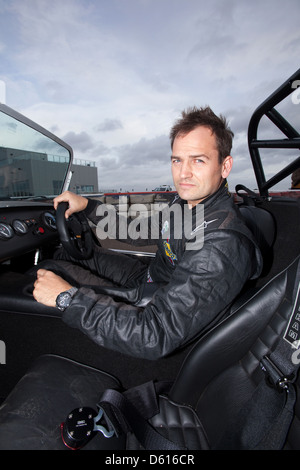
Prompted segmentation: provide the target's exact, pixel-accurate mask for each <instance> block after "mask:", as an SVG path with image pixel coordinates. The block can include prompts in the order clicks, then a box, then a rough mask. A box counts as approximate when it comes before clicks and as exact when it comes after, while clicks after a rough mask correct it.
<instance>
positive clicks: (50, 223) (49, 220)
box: [43, 212, 56, 230]
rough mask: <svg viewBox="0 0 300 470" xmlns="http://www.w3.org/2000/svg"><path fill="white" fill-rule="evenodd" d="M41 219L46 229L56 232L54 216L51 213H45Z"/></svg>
mask: <svg viewBox="0 0 300 470" xmlns="http://www.w3.org/2000/svg"><path fill="white" fill-rule="evenodd" d="M43 219H44V222H45V224H46V225H47V227H48V228H51V229H52V230H56V218H55V215H54V214H52V212H45V213H44V215H43Z"/></svg>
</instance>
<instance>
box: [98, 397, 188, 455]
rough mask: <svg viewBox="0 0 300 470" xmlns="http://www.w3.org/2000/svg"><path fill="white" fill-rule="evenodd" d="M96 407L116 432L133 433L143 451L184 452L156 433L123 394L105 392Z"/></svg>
mask: <svg viewBox="0 0 300 470" xmlns="http://www.w3.org/2000/svg"><path fill="white" fill-rule="evenodd" d="M98 406H99V407H101V408H102V409H103V410H104V411H105V413H106V415H107V416H108V417H109V420H110V421H111V423H112V425H113V427H114V428H115V429H116V430H117V432H119V433H120V429H122V430H123V432H125V433H127V432H128V431H131V432H133V433H134V435H135V436H136V438H137V439H138V441H139V442H140V444H141V445H142V446H143V448H144V449H145V450H186V449H185V448H184V447H181V446H179V445H178V444H176V443H174V442H172V441H170V440H169V439H167V438H165V437H164V436H162V435H161V434H160V433H158V432H157V431H156V430H155V429H154V428H153V427H152V426H151V425H150V423H149V422H148V420H147V419H146V418H145V417H144V416H143V414H141V412H140V411H139V410H138V409H137V408H136V407H135V406H134V404H133V403H132V402H131V400H129V399H128V398H127V397H126V396H125V395H124V394H123V393H120V392H118V391H117V390H113V389H108V390H106V391H105V392H104V393H103V395H102V397H101V399H100V402H99V403H98ZM148 411H149V410H147V412H148Z"/></svg>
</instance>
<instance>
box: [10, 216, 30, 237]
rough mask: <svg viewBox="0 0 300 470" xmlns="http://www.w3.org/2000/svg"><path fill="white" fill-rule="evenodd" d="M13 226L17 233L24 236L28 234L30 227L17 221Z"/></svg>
mask: <svg viewBox="0 0 300 470" xmlns="http://www.w3.org/2000/svg"><path fill="white" fill-rule="evenodd" d="M12 226H13V228H14V230H15V232H17V233H19V234H21V235H23V234H25V233H27V232H28V225H27V224H26V223H25V222H23V220H19V219H16V220H14V221H13V223H12Z"/></svg>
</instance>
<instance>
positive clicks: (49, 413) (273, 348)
mask: <svg viewBox="0 0 300 470" xmlns="http://www.w3.org/2000/svg"><path fill="white" fill-rule="evenodd" d="M299 84H300V69H299V70H298V71H297V72H296V73H295V74H294V75H293V76H291V77H290V78H289V79H288V80H286V82H284V83H283V84H282V85H281V86H279V88H278V89H276V90H275V92H274V93H272V94H271V95H270V96H269V97H268V98H267V99H266V100H265V101H264V102H263V103H262V104H261V105H260V106H258V107H257V109H256V110H255V111H254V113H253V115H252V117H251V120H250V122H249V128H248V145H249V153H250V158H251V161H252V166H253V170H254V174H255V177H256V182H257V189H256V190H253V189H248V188H247V187H246V186H245V185H243V184H242V182H241V184H239V185H237V187H236V191H235V194H234V197H235V201H236V204H237V205H238V206H239V209H240V211H241V213H242V215H243V217H244V218H245V221H246V223H247V225H248V226H249V228H250V229H251V230H252V232H253V234H254V236H255V237H256V239H257V242H258V243H259V245H260V247H261V251H262V254H263V259H264V269H263V272H262V274H261V276H260V277H259V279H257V280H256V281H255V282H253V281H251V282H249V283H248V284H247V285H246V286H245V289H244V290H243V292H241V293H240V295H239V296H238V298H237V299H235V301H234V302H233V304H232V305H231V307H230V312H228V316H227V318H226V319H225V320H223V321H222V322H221V323H220V324H218V325H217V326H216V327H214V328H213V330H211V331H209V332H207V333H206V334H205V335H203V336H201V337H199V338H197V339H195V340H194V341H193V343H192V344H190V345H189V346H188V347H185V348H184V349H182V350H179V351H177V352H176V353H174V354H172V355H170V356H168V357H164V358H162V359H159V360H157V361H148V360H144V359H138V358H132V357H129V356H127V355H125V354H121V353H117V352H112V351H108V350H106V349H105V348H101V347H99V346H97V345H96V344H94V343H93V342H92V341H91V340H90V339H88V338H87V337H86V336H84V335H83V334H82V333H81V332H80V331H78V330H75V329H72V328H70V327H69V326H67V325H66V324H64V323H63V322H62V320H61V315H60V311H59V310H58V309H55V308H48V307H45V306H43V305H41V304H39V303H37V302H36V301H35V300H34V298H33V296H32V290H33V280H34V278H33V276H32V275H31V270H32V268H33V267H34V266H38V264H39V263H40V262H41V261H43V260H45V259H51V258H52V257H53V253H54V252H55V250H57V248H58V247H59V246H61V244H62V245H63V246H64V247H65V249H66V250H68V251H69V252H70V253H71V254H72V255H73V256H75V257H78V258H84V257H86V256H89V254H90V251H91V250H92V248H93V244H97V243H99V240H98V239H97V237H96V236H95V227H92V226H91V225H90V224H89V223H88V222H87V221H86V219H85V218H84V217H81V216H80V215H79V216H73V217H72V218H71V219H70V220H69V221H68V222H67V221H66V220H65V217H64V211H65V209H66V207H65V206H64V205H63V204H60V206H59V208H58V210H57V212H56V211H55V210H54V208H53V202H52V201H53V198H54V197H55V195H57V194H60V193H61V192H62V191H63V190H65V189H67V188H68V184H69V181H70V174H71V169H72V159H73V153H72V149H71V147H70V146H69V145H67V144H66V143H64V142H62V141H61V140H60V139H58V138H57V137H56V136H54V135H53V134H51V133H50V132H48V131H46V130H45V129H43V128H41V127H40V126H39V125H37V124H35V123H33V122H32V121H30V120H29V119H27V118H25V117H24V116H22V115H20V114H19V113H17V112H15V111H13V110H12V109H10V108H9V107H7V106H5V105H0V448H1V449H65V450H67V449H69V448H76V449H77V448H83V449H105V450H109V449H110V450H127V451H129V450H142V449H148V450H149V449H150V450H161V451H162V450H165V451H167V452H169V454H162V455H164V457H163V460H162V461H160V462H159V463H172V462H169V461H168V459H170V458H174V455H179V451H180V452H182V453H181V454H180V455H181V459H182V458H184V457H183V456H186V458H187V457H188V455H187V453H188V452H192V451H194V450H199V449H300V424H299V423H300V422H299V420H300V401H299V385H300V378H299V373H298V367H299V363H300V352H299V344H300V343H299V341H300V297H299V296H300V294H299V289H300V274H299V251H300V250H299V248H300V243H299V241H300V190H299V189H298V190H297V189H292V188H297V181H296V175H297V172H298V173H299V168H300V157H299V149H300V134H299V132H298V130H297V126H298V128H299V111H300V104H299V101H300V100H299V98H298V95H299V90H298V89H297V88H298V86H299ZM299 89H300V88H299ZM287 115H288V116H289V118H286V116H287ZM293 121H294V122H293ZM297 152H298V155H297ZM271 157H272V158H273V160H272V158H271ZM270 161H271V164H270V163H268V162H270ZM249 162H250V160H249ZM249 166H250V165H249ZM292 176H293V178H292ZM286 179H288V180H289V183H288V184H289V185H290V186H289V188H291V189H289V190H288V191H285V192H282V191H276V190H275V189H274V187H275V186H276V185H277V184H279V183H280V182H281V181H283V180H286ZM298 183H299V182H298ZM298 188H299V186H298ZM102 197H105V195H104V196H102ZM105 243H106V247H107V248H109V249H114V250H116V249H117V250H119V251H121V252H122V251H124V252H126V254H127V256H131V257H132V256H140V257H141V259H143V260H144V262H145V263H148V262H149V259H151V256H153V253H152V252H147V250H146V251H145V250H144V251H143V250H139V252H135V251H132V248H131V251H129V250H128V247H126V245H125V246H124V244H122V245H120V246H118V245H117V243H116V241H115V240H114V241H113V243H114V244H113V245H112V246H111V247H110V246H109V241H107V240H106V241H105ZM126 248H127V249H126ZM153 252H155V247H154V249H153ZM298 353H299V354H298ZM173 450H174V451H176V452H177V453H176V454H172V453H170V452H171V451H173ZM120 455H122V454H120ZM170 456H171V457H170ZM147 458H148V457H147ZM149 458H150V457H149ZM161 458H162V457H161ZM176 458H177V457H176ZM178 462H179V461H178ZM118 463H120V462H118ZM151 463H153V462H151ZM173 463H174V462H173ZM175 463H176V462H175ZM181 463H187V461H185V462H183V461H182V462H181Z"/></svg>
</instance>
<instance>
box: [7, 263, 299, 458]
mask: <svg viewBox="0 0 300 470" xmlns="http://www.w3.org/2000/svg"><path fill="white" fill-rule="evenodd" d="M299 270H300V262H299V257H298V258H297V259H296V261H295V262H294V263H292V265H290V266H289V267H288V268H287V269H285V270H284V271H283V272H281V273H280V274H278V275H276V276H275V277H274V278H273V279H272V280H271V281H269V282H268V283H267V285H265V286H264V287H263V288H261V289H260V290H259V291H258V292H256V293H255V294H253V296H252V297H250V298H248V299H247V300H246V301H245V302H244V303H243V304H242V305H240V306H239V307H238V308H237V309H236V310H235V311H233V312H232V314H231V315H230V316H229V317H228V318H227V319H225V320H224V321H223V322H222V323H220V324H219V325H218V326H216V327H215V328H214V329H213V330H211V331H210V332H209V333H207V334H206V335H205V336H204V337H202V338H201V339H200V340H199V341H198V342H197V343H196V344H195V346H194V347H193V349H192V350H191V351H190V353H189V354H188V356H187V358H186V360H185V362H184V364H183V365H182V368H181V371H180V373H179V374H178V377H177V379H176V380H175V382H174V383H173V385H172V387H171V389H170V390H169V391H168V393H167V394H165V395H161V396H160V397H159V404H160V412H159V413H158V414H156V415H155V416H154V417H153V418H152V419H151V424H152V426H153V427H154V428H156V429H158V430H159V433H160V434H162V435H164V436H166V437H168V438H169V439H171V440H172V441H173V442H175V443H176V444H177V445H178V446H183V447H186V448H188V449H201V448H208V449H211V448H216V449H218V448H223V445H224V442H223V443H222V440H223V437H224V435H225V436H227V435H228V436H229V437H230V433H233V434H234V433H235V430H236V426H237V424H238V423H240V413H241V412H243V410H244V407H245V405H246V404H247V403H250V404H251V402H252V401H253V400H252V396H253V393H255V390H256V388H257V386H258V385H259V384H265V380H266V377H265V373H264V371H263V370H262V368H261V365H260V362H261V359H262V358H263V357H264V356H266V355H268V354H270V353H271V351H272V350H273V349H274V346H275V345H276V344H277V342H278V341H279V340H281V339H282V337H283V336H284V335H285V332H286V330H287V326H288V324H289V322H290V320H291V318H292V314H293V313H294V314H295V313H297V311H296V310H297V309H299V308H300V305H299V289H298V290H297V288H298V286H299V282H300V271H299ZM290 293H292V295H291V298H289V295H290ZM297 296H298V297H297ZM298 313H299V312H298ZM291 351H292V350H291ZM299 385H300V379H299V377H298V378H297V381H296V387H297V392H299ZM106 388H120V384H119V383H118V381H117V380H116V379H114V378H113V377H110V376H107V374H104V373H103V372H101V371H95V370H94V369H91V368H89V367H86V366H83V365H80V364H76V363H73V362H71V361H68V360H67V359H63V358H57V357H51V356H46V357H44V358H41V359H40V360H39V361H38V362H37V363H36V364H35V366H34V367H33V369H32V370H31V371H29V372H28V374H26V375H25V376H24V378H23V379H22V380H21V381H20V383H19V384H18V385H17V386H16V387H15V389H14V391H13V392H12V393H11V395H10V396H9V397H8V398H7V399H6V401H5V402H4V403H3V404H2V406H1V409H0V448H2V449H10V448H20V449H24V448H26V449H30V448H35V449H49V448H50V449H56V448H62V447H63V445H62V442H61V438H60V429H59V425H60V423H61V422H62V421H63V420H64V419H65V417H66V415H67V413H69V411H71V410H72V408H74V407H78V406H82V405H88V406H93V407H95V404H96V403H97V402H98V400H99V396H100V395H101V392H102V391H103V390H105V389H106ZM269 389H270V393H271V398H268V402H269V401H272V400H273V392H274V394H275V395H274V400H275V397H276V396H277V392H276V391H275V390H274V389H273V388H272V387H269V386H268V390H269ZM298 396H299V394H298ZM258 405H260V403H259V402H258ZM264 406H265V405H263V404H262V410H261V411H262V412H263V411H264ZM263 416H264V415H263V414H262V415H261V416H260V414H259V415H258V418H259V419H260V421H262V420H263V419H264V418H263ZM293 416H294V417H293V421H292V425H291V427H290V431H289V434H288V436H287V437H286V438H285V439H284V441H285V442H284V447H285V448H288V449H298V450H299V449H300V424H299V423H300V421H299V418H300V410H299V400H297V402H296V406H295V409H294V411H293ZM97 439H98V436H97ZM220 442H221V443H222V444H220ZM90 445H91V446H94V447H95V448H103V449H104V448H114V449H122V448H124V446H125V443H124V441H122V440H120V439H117V438H115V439H112V440H110V439H105V438H103V437H102V438H101V437H100V438H99V439H98V440H96V438H95V440H92V441H91V442H90ZM107 446H109V447H107ZM128 447H129V448H135V442H134V440H130V438H129V439H128V441H127V448H128ZM87 448H88V447H87ZM225 448H226V445H225ZM235 448H243V445H240V444H239V443H238V444H237V445H236V447H235ZM246 448H247V447H246Z"/></svg>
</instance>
